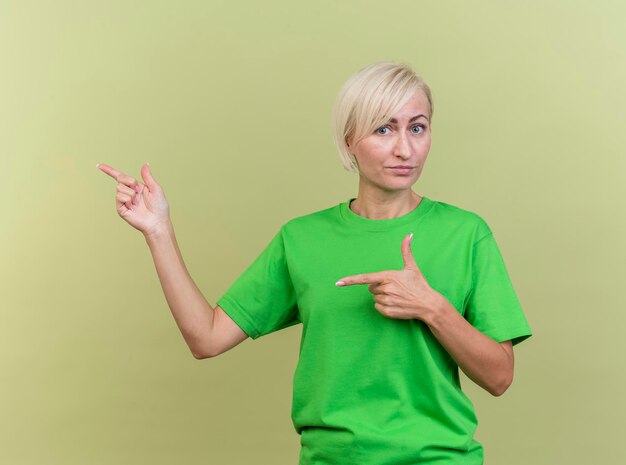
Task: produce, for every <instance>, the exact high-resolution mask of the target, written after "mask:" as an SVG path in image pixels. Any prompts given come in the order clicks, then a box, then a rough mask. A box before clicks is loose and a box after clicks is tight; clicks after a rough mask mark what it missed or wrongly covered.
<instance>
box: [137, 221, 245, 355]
mask: <svg viewBox="0 0 626 465" xmlns="http://www.w3.org/2000/svg"><path fill="white" fill-rule="evenodd" d="M145 238H146V242H147V244H148V247H149V248H150V252H151V253H152V258H153V260H154V264H155V266H156V270H157V274H158V276H159V280H160V281H161V287H162V288H163V293H164V294H165V299H166V300H167V304H168V305H169V307H170V310H171V311H172V315H173V316H174V320H176V324H177V325H178V328H179V329H180V332H181V333H182V335H183V338H184V339H185V342H186V343H187V345H188V346H189V349H190V350H191V353H192V354H193V356H194V357H195V358H197V359H203V358H208V357H215V356H217V355H219V354H221V353H223V352H226V351H227V350H229V349H231V348H233V347H234V346H236V345H237V344H239V343H241V342H242V341H244V340H245V339H246V338H247V337H248V335H247V334H246V333H245V332H244V331H243V330H242V329H241V328H240V327H239V326H238V325H237V324H236V323H235V322H234V321H233V320H232V319H231V318H230V317H229V316H228V315H227V314H226V313H224V311H223V310H222V308H221V307H220V306H219V305H218V306H217V307H216V308H215V309H213V308H211V306H210V305H209V303H208V302H207V301H206V299H205V298H204V295H202V292H200V289H198V287H197V286H196V284H195V283H194V281H193V279H192V278H191V276H190V274H189V272H188V270H187V267H186V266H185V262H184V261H183V257H182V255H181V253H180V249H179V248H178V243H177V241H176V235H175V234H174V228H173V227H172V224H171V223H170V222H167V223H166V224H165V225H164V226H163V227H161V228H159V229H157V230H155V231H153V232H151V233H149V234H145Z"/></svg>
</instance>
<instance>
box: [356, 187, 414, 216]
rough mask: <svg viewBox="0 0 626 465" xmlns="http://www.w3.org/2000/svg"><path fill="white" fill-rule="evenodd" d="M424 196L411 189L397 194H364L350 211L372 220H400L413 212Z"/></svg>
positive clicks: (361, 192)
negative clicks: (399, 218)
mask: <svg viewBox="0 0 626 465" xmlns="http://www.w3.org/2000/svg"><path fill="white" fill-rule="evenodd" d="M421 200H422V196H420V195H418V194H416V193H415V192H413V191H412V190H411V189H407V190H403V191H397V192H390V193H389V192H381V191H378V192H363V191H361V190H359V195H358V197H357V198H356V199H355V200H353V201H352V202H351V203H350V210H352V211H353V212H354V213H356V214H357V215H359V216H363V217H365V218H368V219H370V220H387V219H391V218H398V217H400V216H404V215H406V214H407V213H410V212H411V211H413V210H414V209H415V208H417V206H418V205H419V203H420V201H421Z"/></svg>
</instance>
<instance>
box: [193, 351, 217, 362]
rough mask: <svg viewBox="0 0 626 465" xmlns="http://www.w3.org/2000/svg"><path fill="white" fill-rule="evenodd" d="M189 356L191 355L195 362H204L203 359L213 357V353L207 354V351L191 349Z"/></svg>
mask: <svg viewBox="0 0 626 465" xmlns="http://www.w3.org/2000/svg"><path fill="white" fill-rule="evenodd" d="M191 354H192V355H193V358H195V359H196V360H204V359H205V358H213V357H215V355H214V354H213V353H211V352H208V351H203V350H193V349H191Z"/></svg>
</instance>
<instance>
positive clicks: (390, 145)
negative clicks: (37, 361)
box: [99, 61, 531, 465]
mask: <svg viewBox="0 0 626 465" xmlns="http://www.w3.org/2000/svg"><path fill="white" fill-rule="evenodd" d="M432 116H433V105H432V97H431V92H430V89H429V87H428V86H427V85H426V83H425V82H424V81H423V80H422V79H421V78H420V77H419V76H418V75H416V74H415V72H414V71H413V70H412V69H411V68H410V67H408V66H406V65H404V64H398V63H394V62H388V61H383V62H378V63H374V64H372V65H370V66H367V67H365V68H363V69H362V70H360V71H359V72H358V73H356V74H355V75H354V76H352V77H351V78H350V79H349V80H348V81H347V82H346V83H345V84H344V86H343V88H342V89H341V91H340V92H339V95H338V97H337V101H336V104H335V108H334V112H333V124H334V138H335V142H336V144H337V146H338V149H339V152H340V155H341V159H342V162H343V164H344V167H345V168H346V169H348V170H351V171H355V172H358V174H359V192H358V196H357V197H356V198H351V199H349V200H347V201H344V202H341V203H339V204H337V205H335V206H333V207H330V208H327V209H324V210H320V211H317V212H314V213H310V214H307V215H304V216H300V217H297V218H294V219H291V220H289V221H288V222H286V223H285V224H283V225H282V227H281V228H280V230H279V231H278V232H277V233H276V235H275V236H274V237H273V238H272V240H271V241H270V242H269V244H268V245H267V247H266V248H265V249H264V250H263V252H262V253H261V254H260V255H259V256H258V257H257V258H256V259H255V260H254V261H253V262H252V263H251V265H250V266H249V267H248V268H247V269H246V270H245V271H244V272H243V273H242V274H241V275H240V276H239V277H238V279H237V280H236V281H235V282H234V283H233V284H232V285H231V287H230V288H229V289H228V290H227V291H226V292H225V293H224V295H223V296H222V297H221V298H220V299H219V300H218V301H217V305H216V307H215V308H211V306H210V305H209V304H208V303H207V301H206V300H205V299H204V297H203V296H202V294H201V293H200V291H199V290H198V288H197V287H196V286H195V284H194V282H193V281H192V279H191V277H190V276H189V274H188V272H187V270H186V268H185V265H184V262H183V259H182V257H181V255H180V251H179V249H178V247H177V244H176V239H175V236H174V231H173V227H172V224H171V222H170V220H169V213H168V206H167V202H166V200H165V197H164V195H163V191H162V189H161V187H160V186H159V185H158V184H157V183H156V181H155V180H154V178H153V177H152V175H151V172H150V169H149V167H148V166H147V165H144V166H143V167H142V170H141V174H142V178H143V179H144V181H145V185H142V184H140V183H139V182H138V181H137V180H135V179H134V178H132V177H130V176H127V175H125V174H123V173H120V172H119V171H116V170H114V169H112V168H111V167H108V166H106V165H99V166H100V168H101V169H102V170H103V171H104V172H105V173H107V174H109V175H111V176H113V177H114V178H115V179H116V180H117V182H118V188H117V190H118V193H117V209H118V213H119V214H120V216H122V217H123V218H124V219H125V220H126V221H128V222H129V223H130V224H131V225H132V226H134V227H135V228H137V229H139V230H140V231H142V232H143V233H144V235H145V237H146V240H147V242H148V245H149V247H150V250H151V252H152V255H153V257H154V261H155V264H156V268H157V272H158V275H159V279H160V281H161V284H162V287H163V290H164V292H165V296H166V298H167V302H168V304H169V306H170V308H171V310H172V313H173V315H174V317H175V319H176V322H177V324H178V326H179V328H180V330H181V332H182V334H183V336H184V338H185V340H186V342H187V344H188V345H189V347H190V349H191V351H192V353H193V354H194V356H195V357H196V358H206V357H214V356H217V355H219V354H221V353H223V352H225V351H227V350H229V349H231V348H232V347H234V346H236V345H237V344H239V343H240V342H242V341H243V340H245V339H246V338H247V337H251V338H252V339H257V338H259V337H261V336H263V335H266V334H269V333H272V332H274V331H278V330H280V329H283V328H286V327H289V326H292V325H295V324H298V323H302V325H303V326H302V339H301V345H300V357H299V361H298V366H297V368H296V372H295V375H294V381H293V383H294V384H293V402H292V420H293V424H294V427H295V429H296V431H297V433H298V434H300V435H301V446H302V448H301V452H300V464H301V465H305V464H307V465H308V464H315V465H321V464H341V465H343V464H359V465H367V464H376V465H385V464H389V465H391V464H394V465H397V464H413V463H437V464H443V463H449V464H459V463H463V464H472V465H473V464H476V465H478V464H482V463H483V448H482V445H481V444H480V443H479V442H477V441H476V440H475V439H474V437H473V436H474V432H475V429H476V426H477V419H476V416H475V412H474V408H473V405H472V403H471V401H470V400H469V399H468V398H467V397H466V396H465V394H464V393H463V391H462V390H461V386H460V382H459V372H458V369H459V367H460V368H461V369H462V370H463V372H464V373H465V374H466V375H467V376H468V377H469V378H470V379H472V380H473V381H474V382H476V383H477V384H478V385H480V386H481V387H483V388H484V389H485V390H487V391H488V392H490V393H491V394H493V395H494V396H500V395H502V393H504V392H505V391H506V389H507V388H508V386H509V385H510V384H511V382H512V380H513V346H514V345H516V344H518V343H519V342H521V341H523V340H525V339H527V338H528V337H530V336H531V330H530V327H529V325H528V322H527V321H526V318H525V316H524V313H523V311H522V309H521V307H520V304H519V301H518V299H517V297H516V294H515V291H514V289H513V286H512V284H511V282H510V279H509V276H508V273H507V270H506V268H505V265H504V262H503V259H502V256H501V254H500V252H499V249H498V246H497V244H496V242H495V239H494V237H493V234H492V232H491V230H490V228H489V226H488V225H487V223H486V222H485V221H484V220H483V219H482V218H481V217H480V216H479V215H478V214H476V213H473V212H470V211H467V210H464V209H461V208H459V207H455V206H452V205H450V204H447V203H444V202H440V201H436V200H432V199H430V198H428V197H426V196H424V195H419V194H417V193H415V192H414V191H413V190H412V186H413V184H415V182H416V181H417V179H418V178H419V176H420V173H421V172H422V169H423V167H424V163H425V162H426V157H427V156H428V151H429V149H430V144H431V125H432Z"/></svg>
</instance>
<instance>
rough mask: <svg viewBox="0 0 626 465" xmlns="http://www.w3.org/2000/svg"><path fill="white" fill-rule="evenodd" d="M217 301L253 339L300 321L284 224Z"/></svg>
mask: <svg viewBox="0 0 626 465" xmlns="http://www.w3.org/2000/svg"><path fill="white" fill-rule="evenodd" d="M217 305H219V306H220V307H222V309H224V312H226V314H227V315H228V316H230V317H231V318H232V320H233V321H234V322H235V323H237V325H238V326H239V327H241V329H242V330H243V331H244V332H245V333H246V334H247V335H248V336H250V337H251V338H252V339H257V338H259V337H261V336H264V335H266V334H269V333H272V332H274V331H278V330H281V329H284V328H287V327H289V326H293V325H295V324H297V323H300V322H301V320H300V315H299V310H298V305H297V301H296V293H295V290H294V287H293V283H292V281H291V277H290V276H289V269H288V267H287V257H286V254H285V244H284V238H283V228H281V229H280V231H279V232H278V233H277V234H276V235H275V236H274V237H273V238H272V240H271V241H270V243H269V244H268V245H267V246H266V247H265V249H264V250H263V251H262V252H261V254H260V255H259V256H258V257H257V258H256V259H255V260H254V261H253V262H252V264H251V265H250V266H249V267H248V268H247V269H246V270H245V271H244V272H243V273H241V275H240V276H239V277H238V278H237V279H236V280H235V282H234V283H233V284H232V285H231V286H230V287H229V288H228V289H227V290H226V292H225V293H224V294H223V295H222V297H221V298H220V299H219V300H218V301H217Z"/></svg>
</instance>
